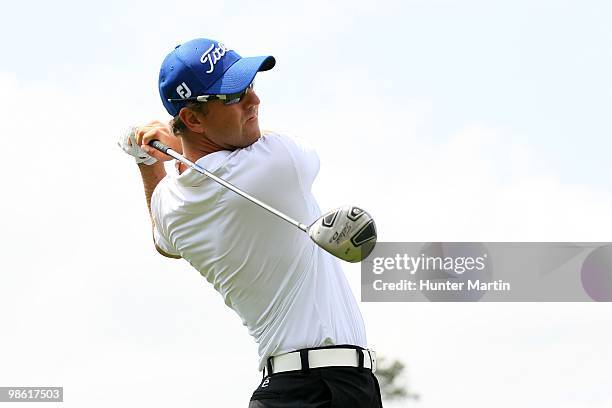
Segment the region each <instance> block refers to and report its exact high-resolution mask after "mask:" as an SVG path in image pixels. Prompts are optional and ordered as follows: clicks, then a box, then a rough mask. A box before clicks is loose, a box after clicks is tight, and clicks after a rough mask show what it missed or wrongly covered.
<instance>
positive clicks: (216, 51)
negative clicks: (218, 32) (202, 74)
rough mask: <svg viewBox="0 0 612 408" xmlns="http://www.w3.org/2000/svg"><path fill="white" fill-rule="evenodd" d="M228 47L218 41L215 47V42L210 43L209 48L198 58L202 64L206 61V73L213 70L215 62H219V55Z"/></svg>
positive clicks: (222, 54) (227, 49)
mask: <svg viewBox="0 0 612 408" xmlns="http://www.w3.org/2000/svg"><path fill="white" fill-rule="evenodd" d="M229 50H230V49H229V48H227V47H226V46H225V45H224V44H222V43H219V44H218V46H217V48H215V44H213V45H211V46H210V48H208V49H207V50H206V52H205V53H204V54H202V57H201V58H200V62H201V63H202V64H206V63H208V71H206V73H207V74H210V73H212V72H213V71H214V70H215V64H217V62H219V60H220V59H221V57H223V56H224V55H225V53H226V52H228V51H229Z"/></svg>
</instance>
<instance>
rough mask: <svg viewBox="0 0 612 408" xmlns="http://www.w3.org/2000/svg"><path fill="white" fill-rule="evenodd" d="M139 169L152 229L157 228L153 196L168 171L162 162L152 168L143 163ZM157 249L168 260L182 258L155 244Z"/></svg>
mask: <svg viewBox="0 0 612 408" xmlns="http://www.w3.org/2000/svg"><path fill="white" fill-rule="evenodd" d="M138 169H139V170H140V176H141V177H142V185H143V186H144V191H145V198H146V200H147V208H148V210H149V216H150V217H151V226H152V228H155V220H154V219H153V214H152V213H151V197H152V196H153V191H155V187H157V185H158V184H159V182H160V181H162V179H163V178H164V177H166V169H165V168H164V163H163V162H160V161H158V162H157V163H155V164H152V165H150V166H147V165H146V164H142V163H141V164H139V165H138ZM153 243H155V237H154V238H153ZM155 249H156V250H157V252H159V253H160V254H161V255H163V256H165V257H167V258H174V259H180V258H181V257H180V256H178V255H172V254H169V253H167V252H165V251H164V250H162V249H161V248H160V247H159V246H157V243H155Z"/></svg>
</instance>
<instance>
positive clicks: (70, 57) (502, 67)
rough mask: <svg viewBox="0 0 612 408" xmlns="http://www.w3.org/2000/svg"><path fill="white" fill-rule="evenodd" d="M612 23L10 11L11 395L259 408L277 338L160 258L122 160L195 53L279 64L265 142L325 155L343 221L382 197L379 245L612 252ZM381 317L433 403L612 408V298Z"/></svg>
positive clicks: (384, 10) (391, 4) (312, 13)
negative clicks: (177, 66)
mask: <svg viewBox="0 0 612 408" xmlns="http://www.w3.org/2000/svg"><path fill="white" fill-rule="evenodd" d="M611 19H612V6H611V5H610V3H608V2H605V1H588V0H587V1H581V2H578V1H544V0H532V1H503V2H502V1H496V2H490V1H470V0H468V1H437V0H433V1H424V0H422V1H386V0H381V1H378V2H368V1H350V2H349V1H335V2H324V1H319V0H314V1H309V2H282V1H258V2H246V1H235V2H205V1H199V2H195V1H176V2H173V3H171V4H170V3H162V2H159V1H147V2H138V1H135V2H129V1H128V2H120V1H108V2H94V3H84V2H76V1H74V2H72V1H61V0H60V1H57V2H40V1H22V2H14V3H11V4H10V6H5V7H4V8H3V13H2V16H0V38H1V39H0V42H1V44H2V50H3V53H2V54H1V56H0V90H1V92H2V95H3V98H1V99H0V115H1V119H2V120H1V121H0V126H1V127H2V134H3V135H4V136H3V138H2V140H3V144H4V154H3V157H2V160H1V161H0V170H1V174H2V175H3V178H2V182H3V185H4V188H5V190H4V191H5V193H4V194H3V198H2V200H0V211H1V212H2V213H3V214H5V216H4V217H3V219H2V220H1V221H0V229H1V230H2V231H3V238H2V245H1V248H2V252H1V254H2V256H1V257H0V320H1V321H2V322H3V325H2V328H1V329H0V362H1V363H0V386H45V385H46V386H51V385H54V386H63V387H64V394H65V402H64V403H63V404H62V406H66V407H81V406H88V407H93V408H95V407H106V406H110V405H113V406H128V405H136V406H147V407H151V408H155V407H162V406H164V407H165V406H169V405H172V406H182V407H196V406H198V407H201V406H246V405H247V403H248V399H249V397H250V395H251V393H252V391H253V390H254V389H255V388H256V387H257V385H258V382H259V379H260V377H261V374H260V373H258V372H257V352H256V350H257V347H256V344H255V343H254V341H253V340H252V339H251V338H250V337H249V336H248V334H247V331H246V328H244V327H242V325H241V322H240V319H239V318H238V317H237V316H236V315H235V314H234V313H233V312H232V311H231V310H230V309H228V308H227V307H226V306H225V305H224V304H223V302H222V299H221V297H220V296H219V295H218V294H217V293H216V292H215V291H214V289H213V288H212V287H210V286H208V284H207V282H206V281H205V280H204V279H203V278H202V277H201V276H199V274H198V273H197V272H196V271H195V270H193V269H192V268H190V266H189V265H188V264H187V263H186V262H184V261H177V260H171V259H165V258H163V257H160V256H158V255H157V254H156V252H155V250H154V248H153V245H152V242H151V237H150V225H149V219H148V215H147V211H146V205H145V201H144V194H143V191H142V186H141V184H140V180H139V174H138V171H137V169H136V166H135V165H134V164H133V163H132V162H131V161H130V159H129V157H127V156H125V155H124V154H123V153H122V152H121V151H120V150H119V149H118V147H117V146H116V140H117V138H118V135H119V134H120V133H121V131H122V130H123V129H125V128H126V127H127V126H129V125H132V124H139V123H144V122H147V121H150V120H153V119H159V120H168V119H169V117H168V115H167V113H166V112H165V111H164V109H163V106H162V104H161V102H160V100H159V95H158V91H157V75H158V72H159V66H160V64H161V61H162V60H163V58H164V56H165V55H166V54H167V53H168V52H169V51H171V50H172V49H173V48H174V47H175V46H176V45H178V44H180V43H181V42H184V41H187V40H190V39H192V38H196V37H207V38H214V39H218V40H222V41H223V42H224V43H225V44H227V45H228V46H230V47H232V48H234V49H235V50H237V51H238V52H239V53H240V54H241V55H244V56H252V55H274V56H275V57H276V59H277V65H276V67H275V68H274V69H273V70H272V71H269V72H265V73H261V74H260V75H258V78H257V83H256V87H257V92H258V95H259V97H260V99H261V100H262V103H261V107H260V123H261V124H262V127H263V128H266V129H274V130H277V131H282V132H286V133H289V134H293V135H296V136H299V137H303V138H306V139H308V140H309V141H310V142H311V144H313V145H314V146H316V148H317V151H318V153H319V156H320V158H321V171H320V173H319V176H318V178H317V181H316V182H315V185H314V192H315V194H316V196H317V197H318V199H319V204H320V206H321V208H323V209H331V208H334V207H337V206H340V205H343V204H347V203H355V204H359V205H360V206H362V207H363V208H365V209H367V210H368V211H369V212H370V213H371V214H372V215H373V216H374V218H375V220H376V222H377V226H378V233H379V240H380V241H389V242H391V241H399V242H430V241H436V242H440V241H482V242H487V241H488V242H491V241H560V242H582V241H591V242H608V241H610V231H611V230H612V219H611V217H610V208H612V181H611V179H610V177H609V175H610V174H611V172H610V170H611V166H610V161H609V152H610V151H611V148H612V142H611V138H610V135H611V134H612V124H611V122H610V121H609V112H610V108H612V102H611V101H612V80H610V76H609V73H610V72H612V48H611V47H610V46H609V45H610V41H611V40H612V28H611V27H610V24H609V21H610V20H611ZM344 266H345V268H344V269H345V272H346V276H347V279H348V280H349V282H350V284H351V287H352V288H353V291H354V293H355V296H356V297H357V299H360V276H359V267H358V266H356V265H348V264H344ZM360 307H361V310H362V313H363V316H364V320H365V322H366V328H367V333H368V342H369V344H370V345H371V346H372V347H373V348H374V349H376V350H377V351H378V353H379V354H380V355H383V356H386V357H388V358H389V359H400V360H401V361H403V362H404V363H405V364H406V366H407V368H406V376H405V379H404V380H405V381H406V383H407V384H409V386H410V388H411V389H412V390H413V391H414V392H416V393H419V394H420V395H421V399H420V401H419V402H418V403H413V405H414V406H417V407H421V408H442V407H448V406H450V405H451V404H452V405H453V406H470V407H472V408H480V407H483V408H484V407H487V408H488V407H490V406H492V405H494V406H497V407H514V406H517V405H519V404H520V405H521V406H555V407H557V408H570V407H580V408H602V407H609V406H610V403H611V401H612V391H611V390H612V381H610V379H609V377H610V376H609V367H610V365H611V364H612V328H611V325H610V315H611V312H612V308H611V307H610V305H609V304H606V303H501V304H494V303H472V304H456V303H401V304H400V303H365V302H360ZM6 406H7V407H9V406H10V404H6ZM389 406H391V407H393V406H399V405H397V404H396V405H393V404H389Z"/></svg>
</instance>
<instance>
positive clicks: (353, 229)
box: [308, 205, 376, 262]
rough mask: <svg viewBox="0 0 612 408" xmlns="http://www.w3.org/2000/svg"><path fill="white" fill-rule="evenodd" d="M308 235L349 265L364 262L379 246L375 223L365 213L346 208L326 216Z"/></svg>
mask: <svg viewBox="0 0 612 408" xmlns="http://www.w3.org/2000/svg"><path fill="white" fill-rule="evenodd" d="M308 235H309V236H310V238H311V239H312V240H313V241H314V242H315V243H316V244H317V245H319V246H320V247H321V248H323V249H324V250H326V251H327V252H329V253H330V254H332V255H334V256H336V257H338V258H340V259H343V260H345V261H347V262H361V261H362V260H364V259H365V258H366V257H367V256H368V255H370V253H371V252H372V250H373V249H374V246H375V245H376V224H374V220H373V219H372V217H371V216H370V214H368V213H367V212H366V211H364V210H362V209H361V208H359V207H355V206H352V205H346V206H343V207H340V208H336V209H335V210H332V211H329V212H328V213H326V214H323V216H321V217H320V218H319V219H318V220H316V221H315V222H314V223H312V225H310V227H308Z"/></svg>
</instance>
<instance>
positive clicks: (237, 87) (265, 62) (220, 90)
mask: <svg viewBox="0 0 612 408" xmlns="http://www.w3.org/2000/svg"><path fill="white" fill-rule="evenodd" d="M275 64H276V60H275V59H274V57H272V56H266V57H246V58H241V59H239V60H238V61H236V62H235V63H234V64H233V65H232V66H231V67H229V68H228V69H227V70H226V71H225V73H224V74H223V75H222V76H221V78H219V79H218V80H217V81H216V82H214V83H213V84H212V85H211V86H210V87H209V88H208V89H207V90H206V92H207V93H208V94H220V95H226V94H232V93H238V92H242V91H243V90H244V89H245V88H246V87H247V86H249V84H250V83H251V82H253V79H254V78H255V75H257V73H258V72H259V71H268V70H270V69H272V68H273V67H274V65H275Z"/></svg>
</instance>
